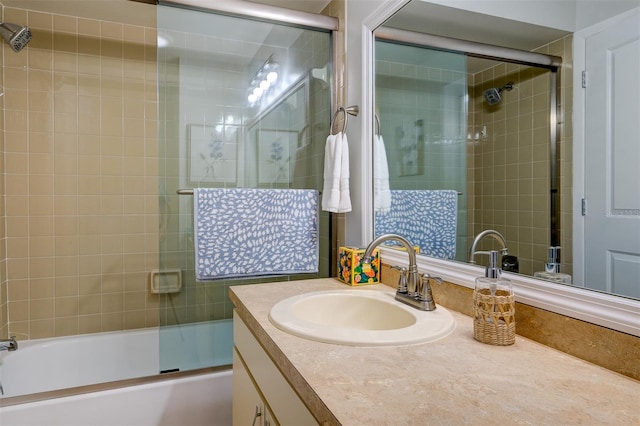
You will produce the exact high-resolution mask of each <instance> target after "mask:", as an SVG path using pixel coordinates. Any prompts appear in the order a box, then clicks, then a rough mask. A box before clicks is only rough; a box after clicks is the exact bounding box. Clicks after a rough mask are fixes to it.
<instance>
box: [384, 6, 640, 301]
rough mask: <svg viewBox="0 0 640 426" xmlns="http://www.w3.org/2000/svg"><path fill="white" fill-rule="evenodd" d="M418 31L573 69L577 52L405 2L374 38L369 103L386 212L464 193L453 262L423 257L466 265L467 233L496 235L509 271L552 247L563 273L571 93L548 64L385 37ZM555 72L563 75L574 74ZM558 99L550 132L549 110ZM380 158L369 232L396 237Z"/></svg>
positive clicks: (569, 217) (630, 289)
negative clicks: (380, 146) (558, 60)
mask: <svg viewBox="0 0 640 426" xmlns="http://www.w3.org/2000/svg"><path fill="white" fill-rule="evenodd" d="M434 16H438V17H439V18H434ZM480 22H482V24H481V23H480ZM453 24H455V25H453ZM425 28H428V29H429V30H428V31H429V32H431V33H432V34H435V35H438V36H445V37H456V38H464V37H461V34H464V33H466V35H467V39H468V40H474V41H476V42H481V43H487V44H491V45H502V46H504V44H505V43H507V44H509V46H505V47H510V48H514V49H519V50H526V51H532V50H534V49H538V51H540V52H541V53H552V54H553V55H556V56H561V57H565V58H569V62H570V61H571V58H572V57H573V52H572V36H571V34H570V33H568V32H567V31H560V30H555V29H551V28H546V27H540V26H535V25H531V24H525V23H522V22H516V21H509V20H505V19H500V18H496V17H489V16H488V15H479V14H477V13H473V12H468V11H462V10H457V9H452V8H448V7H445V6H439V5H434V4H429V3H426V2H421V1H415V0H414V1H412V2H409V3H408V4H407V5H406V6H405V7H404V8H403V9H401V10H400V11H399V12H398V13H396V14H395V15H394V16H393V17H391V18H390V19H388V20H387V21H386V22H385V23H384V24H383V26H382V27H380V28H379V29H378V30H376V31H375V33H374V34H376V41H375V47H374V51H375V89H374V93H375V94H374V108H375V110H376V128H375V133H376V135H380V137H381V138H382V139H383V140H384V148H385V151H384V152H383V154H384V156H386V161H385V162H384V163H386V164H385V165H386V170H385V168H384V167H382V169H383V173H382V175H383V176H388V183H389V188H390V192H391V195H390V198H391V200H392V203H393V201H394V199H395V200H396V203H395V207H394V208H391V210H390V211H391V212H393V214H394V215H395V216H396V218H400V219H399V221H405V220H406V217H414V218H415V217H417V216H419V215H425V216H427V217H428V216H429V212H427V213H426V214H425V211H424V210H425V209H423V208H418V209H415V210H414V211H413V212H412V213H409V214H408V215H407V214H406V212H404V213H398V211H397V209H400V210H401V211H404V210H405V208H404V207H403V206H404V205H405V204H406V203H403V202H402V197H405V198H406V197H415V196H416V193H418V194H422V195H424V194H426V193H429V192H431V193H437V192H438V191H434V190H452V191H455V192H457V193H458V194H459V195H458V197H457V209H456V215H457V232H456V234H455V236H454V239H455V256H453V257H452V256H441V255H439V254H437V253H429V251H428V250H423V252H424V254H425V255H432V256H433V255H435V256H437V257H441V258H445V259H453V260H457V261H462V262H467V261H469V260H470V259H469V249H470V247H471V245H472V243H473V240H474V237H475V236H476V235H478V234H479V233H480V232H482V231H483V230H486V229H495V230H498V231H499V232H500V233H502V234H503V235H504V237H505V239H506V245H507V247H508V250H509V255H510V256H509V257H506V259H505V260H507V261H508V262H506V263H505V264H504V267H505V269H507V270H510V271H514V272H515V271H517V272H519V273H521V274H525V275H529V276H531V275H534V274H536V272H543V271H545V266H548V265H545V263H549V262H548V253H549V247H550V246H551V247H556V246H560V247H561V249H560V258H559V261H560V270H561V271H562V272H563V273H566V274H568V275H569V276H570V275H573V266H574V265H573V259H572V258H573V256H572V254H573V245H574V236H573V234H574V233H573V227H572V224H573V220H574V219H573V210H574V209H573V205H572V165H573V164H572V162H573V158H572V152H573V151H572V146H571V145H572V134H571V132H570V130H569V129H571V126H570V124H571V123H567V122H564V121H563V120H564V119H565V118H566V117H572V111H571V106H572V103H571V101H570V100H571V99H572V90H573V87H572V86H571V84H570V83H565V84H560V83H559V82H558V81H557V79H556V76H557V75H556V73H555V72H553V70H550V69H549V68H545V67H538V66H530V65H528V64H514V63H513V62H512V61H510V60H504V61H500V60H496V58H495V57H492V58H491V60H488V59H486V58H484V59H477V58H473V57H470V56H469V55H465V54H464V51H461V50H459V49H455V48H451V49H442V48H433V47H432V46H430V44H429V43H428V42H426V43H419V42H416V41H415V40H412V41H410V42H408V43H407V42H406V41H404V42H398V41H395V40H390V39H389V36H388V34H389V33H393V32H394V31H395V30H396V29H401V30H406V31H411V32H425V30H424V29H425ZM487 28H489V29H487ZM497 56H499V55H497ZM562 72H565V75H564V78H567V76H570V73H571V71H566V70H560V73H562ZM568 81H570V80H568ZM556 84H558V88H559V90H556V89H555V88H556V86H555V85H556ZM556 95H557V96H558V98H557V101H558V102H559V103H558V105H559V107H558V108H557V111H558V112H559V114H558V126H557V128H556V126H554V124H553V123H554V119H555V115H556V114H555V113H556V109H555V108H553V107H552V105H555V102H554V101H555V100H556V99H553V97H554V96H556ZM635 103H636V104H637V100H636V101H635ZM635 108H636V110H637V106H636V107H635ZM554 132H557V133H556V134H555V135H554ZM554 138H555V141H556V143H553V140H554ZM636 139H637V137H636ZM380 154H381V153H380V151H379V150H376V149H374V197H376V199H375V200H374V206H375V210H376V212H375V214H374V223H375V225H374V229H375V231H374V234H375V235H379V234H381V233H385V232H390V231H393V230H396V231H398V230H400V229H399V228H395V229H394V228H393V226H390V225H389V222H390V221H389V219H388V216H389V214H390V213H389V211H386V206H384V205H383V206H380V204H379V201H380V200H381V199H383V198H382V197H381V196H380V194H379V191H378V189H379V188H376V182H377V179H379V178H380V167H381V164H380V158H383V155H380ZM414 200H415V198H414ZM412 204H413V206H414V207H415V206H416V205H417V206H420V205H421V204H420V202H419V203H416V202H415V201H414V202H413V203H412ZM424 205H426V206H431V205H429V204H424ZM426 210H433V211H437V212H442V209H439V208H431V207H428V208H427V209H426ZM632 210H633V209H632ZM403 214H405V217H404V218H403V216H402V215H403ZM429 220H432V219H429ZM412 229H413V230H414V231H416V232H415V234H414V235H412V234H406V233H407V232H411V230H409V231H407V230H406V229H402V230H401V232H398V233H401V234H402V233H404V234H405V235H404V236H406V237H407V238H408V239H409V240H410V241H413V240H417V239H419V235H421V234H425V229H427V230H428V229H430V225H424V226H421V227H418V226H413V227H412ZM634 229H635V228H632V231H633V230H634ZM632 235H633V234H632ZM639 236H640V235H639ZM438 238H441V236H439V237H438ZM419 245H420V246H422V245H423V244H419ZM500 248H501V247H500V245H499V244H497V243H496V240H495V239H492V238H485V239H483V240H482V241H481V242H480V244H479V245H478V250H480V251H486V250H490V249H500ZM484 259H486V256H482V255H479V256H475V258H474V260H475V261H476V263H479V264H486V260H484ZM624 262H626V263H625V264H624V266H621V268H620V269H621V270H622V269H624V268H625V267H626V268H627V270H628V271H630V272H627V273H628V274H630V275H631V276H632V275H633V273H634V271H636V269H634V268H637V265H638V263H634V261H633V259H631V260H630V259H629V258H626V259H625V260H624ZM622 263H623V261H621V262H620V264H621V265H622ZM516 265H517V266H516ZM509 268H511V269H509ZM638 271H640V269H638ZM638 275H640V273H636V277H637V276H638ZM635 281H637V278H636V279H635ZM635 281H633V280H632V281H631V282H632V284H630V285H627V286H626V287H624V288H621V287H620V286H618V287H617V288H600V287H598V286H597V285H590V284H589V282H588V280H587V279H585V278H583V280H581V281H580V282H574V283H572V284H573V285H577V286H581V287H587V288H591V289H594V290H604V291H608V292H611V293H615V294H618V295H623V296H627V297H633V298H640V285H636V284H635ZM610 287H613V286H610Z"/></svg>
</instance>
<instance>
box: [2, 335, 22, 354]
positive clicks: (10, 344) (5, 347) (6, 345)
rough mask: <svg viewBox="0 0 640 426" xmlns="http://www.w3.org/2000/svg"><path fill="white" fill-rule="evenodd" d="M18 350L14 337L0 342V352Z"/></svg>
mask: <svg viewBox="0 0 640 426" xmlns="http://www.w3.org/2000/svg"><path fill="white" fill-rule="evenodd" d="M15 350H18V342H17V341H16V336H11V337H10V338H9V339H5V340H0V351H15Z"/></svg>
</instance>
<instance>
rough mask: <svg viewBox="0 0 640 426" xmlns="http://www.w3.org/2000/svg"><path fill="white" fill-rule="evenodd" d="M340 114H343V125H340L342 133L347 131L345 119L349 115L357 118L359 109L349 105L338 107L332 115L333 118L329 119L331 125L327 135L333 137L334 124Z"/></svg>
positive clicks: (356, 106)
mask: <svg viewBox="0 0 640 426" xmlns="http://www.w3.org/2000/svg"><path fill="white" fill-rule="evenodd" d="M340 112H343V113H344V123H342V130H341V132H342V133H344V132H345V131H346V130H347V117H348V116H349V115H353V116H354V117H357V116H358V114H360V107H358V105H351V106H348V107H346V108H345V107H338V109H337V110H336V112H335V113H334V114H333V117H332V118H331V123H330V126H331V127H330V128H329V133H330V134H332V135H333V126H335V124H336V118H337V117H338V114H339V113H340Z"/></svg>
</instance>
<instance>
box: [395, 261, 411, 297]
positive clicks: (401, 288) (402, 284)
mask: <svg viewBox="0 0 640 426" xmlns="http://www.w3.org/2000/svg"><path fill="white" fill-rule="evenodd" d="M391 269H397V270H398V271H400V278H399V279H398V293H406V292H407V291H408V290H407V276H408V275H409V274H408V273H407V268H405V267H404V266H392V267H391Z"/></svg>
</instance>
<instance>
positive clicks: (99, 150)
mask: <svg viewBox="0 0 640 426" xmlns="http://www.w3.org/2000/svg"><path fill="white" fill-rule="evenodd" d="M149 10H150V12H151V13H152V12H153V8H152V7H151V6H150V9H149ZM3 13H4V18H5V19H9V20H11V21H12V22H24V23H27V24H28V25H29V26H30V28H31V30H32V32H33V39H32V41H31V42H30V43H29V46H28V47H27V48H26V49H25V50H24V51H22V52H20V53H18V54H16V53H13V52H12V51H10V50H6V49H7V46H6V45H4V46H3V49H5V50H4V53H5V54H4V55H2V58H3V59H4V62H3V63H2V67H0V70H1V72H2V74H3V81H4V82H5V83H4V85H5V92H4V96H2V97H1V98H0V102H2V107H3V110H4V112H5V114H4V115H3V117H2V118H3V119H4V118H6V119H7V122H8V123H10V125H9V126H5V125H4V121H0V126H1V128H0V130H1V131H0V145H1V149H0V155H2V156H3V157H4V158H3V160H4V161H3V163H4V164H6V165H7V167H6V168H5V170H4V174H0V179H2V182H0V184H2V186H3V187H4V188H5V194H4V197H0V209H1V212H2V213H3V215H2V216H1V217H2V220H3V221H4V222H5V223H3V224H2V226H0V229H1V230H2V234H1V235H0V240H1V241H0V242H2V244H0V247H2V250H3V253H1V254H2V255H1V256H0V337H2V336H6V335H8V333H11V334H16V335H17V336H18V338H19V339H26V338H41V337H52V336H61V335H70V334H78V333H87V332H99V331H111V330H119V329H123V328H140V327H148V326H157V324H158V319H157V315H158V298H157V297H154V296H152V295H149V294H148V293H147V273H148V272H149V271H150V270H151V269H153V268H157V262H158V261H157V257H158V220H157V218H153V217H151V216H153V215H157V214H158V209H157V196H158V195H157V183H158V176H157V173H158V168H157V165H155V163H157V148H156V147H155V145H157V139H156V135H157V132H156V126H157V114H156V113H155V110H156V109H157V105H158V104H157V96H156V91H155V87H156V75H155V70H156V63H155V57H156V54H155V49H156V46H155V43H156V36H155V34H156V30H155V28H145V27H141V26H135V25H125V24H122V23H118V22H109V21H100V20H94V19H86V18H78V17H73V16H66V15H58V14H52V13H44V12H36V11H29V10H24V9H19V8H11V7H5V8H4V9H3ZM154 165H155V166H154ZM5 203H6V207H7V208H5ZM153 204H155V206H154V205H153ZM5 229H7V230H8V231H9V232H8V234H7V235H4V230H5ZM7 237H8V238H7ZM5 247H6V253H4V248H5ZM129 296H131V298H132V299H131V301H129V300H128V299H127V297H129Z"/></svg>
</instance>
